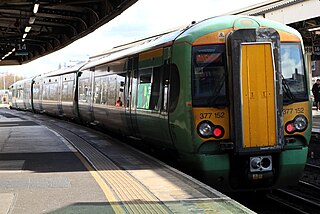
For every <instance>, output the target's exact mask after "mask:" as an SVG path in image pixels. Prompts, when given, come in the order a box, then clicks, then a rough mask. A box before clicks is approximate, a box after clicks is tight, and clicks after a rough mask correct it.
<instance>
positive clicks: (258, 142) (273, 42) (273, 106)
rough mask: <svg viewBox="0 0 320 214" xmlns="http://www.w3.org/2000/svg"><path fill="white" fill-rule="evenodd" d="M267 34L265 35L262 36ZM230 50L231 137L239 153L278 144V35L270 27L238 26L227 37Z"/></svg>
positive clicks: (279, 132) (281, 133)
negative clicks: (237, 28) (249, 27)
mask: <svg viewBox="0 0 320 214" xmlns="http://www.w3.org/2000/svg"><path fill="white" fill-rule="evenodd" d="M265 35H268V36H265ZM228 40H229V41H228V42H229V43H228V44H229V51H230V52H231V68H232V69H231V72H232V73H231V74H230V75H229V76H230V78H231V79H230V80H229V81H230V82H231V83H232V84H231V85H232V87H233V88H232V90H231V95H230V97H231V100H232V106H233V108H232V109H233V114H232V115H233V118H234V120H233V124H232V129H233V130H234V136H233V137H234V138H235V142H236V148H237V150H238V151H239V152H241V151H247V150H254V149H260V148H261V147H268V148H271V147H272V148H274V149H279V148H280V147H281V143H282V136H283V130H282V128H281V121H282V120H283V118H282V93H281V91H280V82H281V81H280V80H281V74H280V72H276V71H279V53H278V50H279V44H280V42H279V34H278V33H277V32H276V31H275V30H274V29H268V28H264V29H257V30H256V29H241V30H237V31H234V32H233V33H232V34H231V35H230V36H229V38H228Z"/></svg>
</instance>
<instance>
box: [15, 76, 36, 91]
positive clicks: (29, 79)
mask: <svg viewBox="0 0 320 214" xmlns="http://www.w3.org/2000/svg"><path fill="white" fill-rule="evenodd" d="M32 80H33V77H30V78H26V79H22V80H18V81H17V82H14V83H12V85H10V86H9V89H10V88H13V87H15V86H17V85H18V86H20V85H23V84H24V83H25V82H29V83H31V82H32Z"/></svg>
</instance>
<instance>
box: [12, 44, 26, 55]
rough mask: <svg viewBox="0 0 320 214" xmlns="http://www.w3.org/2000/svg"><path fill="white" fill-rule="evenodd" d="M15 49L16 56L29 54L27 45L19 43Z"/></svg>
mask: <svg viewBox="0 0 320 214" xmlns="http://www.w3.org/2000/svg"><path fill="white" fill-rule="evenodd" d="M15 48H16V51H15V55H16V56H23V55H28V54H29V53H28V51H27V45H26V44H24V43H17V44H16V46H15Z"/></svg>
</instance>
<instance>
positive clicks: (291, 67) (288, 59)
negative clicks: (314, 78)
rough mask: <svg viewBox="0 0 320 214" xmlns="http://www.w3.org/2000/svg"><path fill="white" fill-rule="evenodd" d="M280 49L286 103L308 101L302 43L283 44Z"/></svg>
mask: <svg viewBox="0 0 320 214" xmlns="http://www.w3.org/2000/svg"><path fill="white" fill-rule="evenodd" d="M280 49H281V50H280V53H281V71H282V88H283V101H284V103H292V102H296V101H304V100H307V99H308V94H307V82H306V70H305V68H304V63H303V54H302V50H301V45H300V43H282V44H281V46H280Z"/></svg>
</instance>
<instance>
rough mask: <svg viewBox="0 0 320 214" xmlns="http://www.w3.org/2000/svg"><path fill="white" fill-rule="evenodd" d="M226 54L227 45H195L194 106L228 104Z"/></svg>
mask: <svg viewBox="0 0 320 214" xmlns="http://www.w3.org/2000/svg"><path fill="white" fill-rule="evenodd" d="M225 56H226V55H225V45H205V46H196V47H193V75H192V87H193V90H192V91H193V99H192V103H193V106H195V107H210V106H225V105H226V104H227V90H226V85H227V84H226V81H227V78H226V73H227V70H226V57H225Z"/></svg>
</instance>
